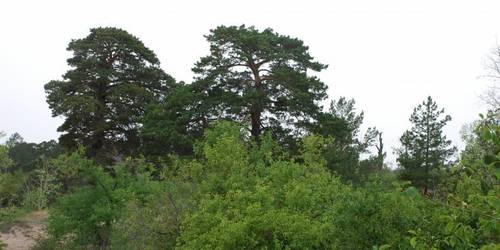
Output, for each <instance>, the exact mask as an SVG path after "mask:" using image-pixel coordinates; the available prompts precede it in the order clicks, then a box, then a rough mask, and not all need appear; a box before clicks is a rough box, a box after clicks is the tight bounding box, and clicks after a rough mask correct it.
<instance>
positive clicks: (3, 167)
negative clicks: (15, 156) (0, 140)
mask: <svg viewBox="0 0 500 250" xmlns="http://www.w3.org/2000/svg"><path fill="white" fill-rule="evenodd" d="M11 166H12V160H11V159H10V158H9V148H8V147H7V146H5V145H0V174H1V173H4V172H6V171H7V170H8V169H9V168H10V167H11Z"/></svg>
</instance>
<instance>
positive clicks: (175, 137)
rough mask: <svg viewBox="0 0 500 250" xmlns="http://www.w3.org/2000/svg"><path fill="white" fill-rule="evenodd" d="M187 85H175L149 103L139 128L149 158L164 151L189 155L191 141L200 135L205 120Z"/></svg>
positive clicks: (191, 150)
mask: <svg viewBox="0 0 500 250" xmlns="http://www.w3.org/2000/svg"><path fill="white" fill-rule="evenodd" d="M196 95H197V93H194V92H193V90H192V86H190V85H180V84H179V85H178V86H176V87H175V88H174V89H173V90H172V91H171V92H170V93H168V94H167V95H166V97H165V99H164V100H162V102H161V103H155V104H153V105H150V106H148V108H147V111H146V114H145V117H144V119H143V124H144V126H143V127H142V128H141V131H140V132H141V138H142V139H143V141H144V145H143V152H144V153H145V155H147V156H148V157H149V158H152V157H159V156H160V157H161V156H165V155H167V154H174V153H175V154H177V155H182V156H185V155H191V154H192V153H193V144H194V143H195V141H196V140H198V139H200V138H201V137H202V136H203V129H204V127H205V124H203V123H200V122H199V121H197V120H193V117H200V116H202V114H200V113H199V112H200V110H199V108H197V107H196V105H197V103H196V100H197V98H195V97H196Z"/></svg>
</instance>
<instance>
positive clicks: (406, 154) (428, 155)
mask: <svg viewBox="0 0 500 250" xmlns="http://www.w3.org/2000/svg"><path fill="white" fill-rule="evenodd" d="M443 114H444V109H439V108H438V106H437V104H436V102H435V101H433V100H432V98H431V97H430V96H429V97H427V100H426V101H424V102H423V103H422V104H419V105H418V106H417V107H416V108H415V109H414V110H413V113H412V115H411V117H410V122H411V123H412V128H411V129H410V130H407V131H405V132H404V133H403V135H402V136H401V138H400V142H401V144H402V147H401V148H399V149H397V150H396V153H397V154H398V158H397V161H398V162H399V164H400V166H401V168H402V172H401V177H402V178H403V179H405V180H409V181H412V183H413V184H414V185H416V186H418V187H420V188H422V189H423V192H424V193H427V191H428V189H432V188H434V187H435V186H436V185H437V183H438V179H437V178H438V173H439V171H440V170H441V169H443V168H445V167H446V166H448V163H449V159H450V157H451V156H452V155H453V154H454V153H455V151H456V148H455V147H452V146H451V141H450V140H448V139H447V138H446V136H445V135H443V127H444V126H445V125H446V123H447V122H449V121H450V120H451V117H450V116H449V115H445V116H444V117H442V115H443Z"/></svg>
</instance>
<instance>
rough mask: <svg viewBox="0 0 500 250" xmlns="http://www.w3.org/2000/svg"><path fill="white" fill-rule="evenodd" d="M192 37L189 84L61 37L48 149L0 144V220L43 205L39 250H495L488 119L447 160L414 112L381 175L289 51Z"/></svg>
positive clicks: (495, 188) (109, 41)
mask: <svg viewBox="0 0 500 250" xmlns="http://www.w3.org/2000/svg"><path fill="white" fill-rule="evenodd" d="M205 38H206V40H207V42H208V43H209V45H210V50H209V52H208V53H207V55H206V56H204V57H202V58H200V59H199V60H198V61H197V62H196V63H195V65H194V67H193V69H192V71H193V73H194V75H195V77H194V79H193V81H192V82H191V83H185V82H180V81H177V80H175V78H174V77H172V76H171V75H169V74H167V73H166V72H164V71H163V70H162V68H161V66H160V62H159V60H158V58H157V56H156V55H155V53H154V52H153V51H152V50H151V49H149V48H147V47H146V46H145V45H144V44H143V43H142V42H141V41H140V39H139V38H137V37H135V36H133V35H131V34H129V33H128V32H127V31H125V30H122V29H118V28H111V27H105V28H93V29H91V30H90V34H89V35H88V36H87V37H85V38H81V39H74V40H72V41H71V42H70V43H69V45H68V48H67V50H68V51H70V52H72V56H71V57H70V58H69V59H68V60H67V62H68V65H69V66H70V67H71V68H70V70H68V71H67V72H66V73H65V74H64V75H63V76H62V79H60V80H53V81H50V82H48V83H47V84H45V92H46V94H47V102H48V104H49V107H50V109H51V110H52V115H53V116H61V117H63V118H64V122H63V124H62V125H61V126H60V127H59V128H58V131H59V132H61V136H60V138H59V140H58V141H50V142H43V143H40V144H34V143H26V142H24V140H23V139H22V137H21V136H20V135H18V134H14V135H12V136H10V138H9V139H8V140H7V142H6V144H5V145H2V146H0V164H1V165H0V166H1V167H2V168H1V170H2V175H1V176H0V178H2V179H3V180H10V181H9V182H7V181H5V182H2V185H0V187H1V189H0V194H1V197H0V198H1V199H0V202H1V203H0V204H1V205H2V207H5V208H9V209H10V210H8V209H4V210H2V209H3V208H2V209H0V212H2V211H3V212H2V213H3V215H2V213H0V218H9V216H10V217H13V216H14V215H12V214H14V213H13V212H12V211H17V210H15V209H13V208H16V207H29V208H35V209H39V208H43V207H49V208H50V218H49V223H48V236H47V237H46V238H45V239H42V240H40V241H39V244H38V245H37V248H38V249H83V248H85V249H88V248H91V249H94V248H95V249H110V248H113V249H160V248H167V249H171V248H181V249H183V248H184V249H205V248H220V249H234V248H249V249H261V248H287V249H325V248H334V249H336V248H342V249H359V248H373V249H389V248H390V249H392V248H403V249H408V248H410V249H429V248H431V249H441V248H443V249H455V248H461V249H469V248H481V247H482V248H483V249H495V247H498V240H499V238H498V235H500V228H499V227H498V219H499V218H498V210H499V207H498V202H496V201H495V200H498V194H499V191H500V189H499V185H498V184H499V182H498V167H499V165H500V162H499V160H498V159H499V152H500V144H499V139H498V138H500V137H499V126H498V123H499V119H498V114H499V112H498V111H499V109H498V107H494V106H493V107H491V108H490V111H489V112H488V113H487V114H485V115H483V116H482V117H481V119H479V120H478V121H477V122H476V123H474V124H473V126H472V128H471V129H470V130H469V131H466V132H464V139H465V142H466V148H465V150H464V151H463V152H461V153H460V157H458V158H457V157H455V155H456V154H457V149H456V147H454V146H452V145H451V141H450V140H449V139H447V138H446V136H445V135H444V134H443V128H444V126H445V125H446V124H447V122H449V121H450V120H451V117H450V116H449V115H446V114H445V111H444V109H442V108H439V107H438V105H437V103H436V101H435V100H433V99H432V98H431V97H430V96H429V97H427V98H426V99H425V100H424V101H423V102H422V103H421V104H419V105H418V106H416V107H415V109H414V110H413V113H412V115H411V116H410V122H411V124H412V126H411V127H410V128H409V129H408V130H407V131H405V132H404V133H403V135H402V136H401V138H400V143H401V146H400V147H399V148H397V149H396V154H397V162H398V168H397V169H395V170H394V169H390V168H388V167H387V166H386V164H385V157H386V151H385V145H384V141H383V136H382V135H383V133H382V131H379V130H378V129H376V128H375V127H369V128H368V129H367V130H366V131H361V125H362V123H363V118H364V113H363V112H362V111H358V110H357V109H356V107H355V101H354V100H353V99H348V98H345V97H340V98H338V99H336V100H331V102H330V103H329V107H328V108H327V109H325V107H323V106H322V103H323V102H324V101H325V100H326V99H327V94H326V90H327V85H326V84H325V83H323V82H322V81H321V79H319V78H318V77H316V76H314V73H313V72H320V71H322V70H324V69H326V68H327V65H326V64H323V63H320V62H317V61H316V60H315V59H314V58H313V57H312V55H310V53H309V48H308V46H307V45H305V44H304V43H303V41H301V40H300V39H297V38H293V37H290V36H286V35H281V34H278V33H277V32H275V31H273V30H272V29H269V28H268V29H264V30H258V29H256V28H254V27H247V26H244V25H242V26H219V27H217V28H215V29H213V30H210V32H209V34H208V35H206V36H205ZM499 58H500V57H499ZM27 183H28V184H27ZM30 204H31V205H30ZM2 216H3V217H2ZM6 221H7V220H6ZM1 225H2V223H0V226H1ZM63 239H64V240H63ZM0 248H1V247H0Z"/></svg>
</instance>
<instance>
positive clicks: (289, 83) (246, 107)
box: [193, 25, 327, 141]
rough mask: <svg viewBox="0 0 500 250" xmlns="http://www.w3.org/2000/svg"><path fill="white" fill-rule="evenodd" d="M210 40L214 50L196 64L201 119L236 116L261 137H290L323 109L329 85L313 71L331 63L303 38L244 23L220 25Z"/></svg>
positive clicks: (236, 118)
mask: <svg viewBox="0 0 500 250" xmlns="http://www.w3.org/2000/svg"><path fill="white" fill-rule="evenodd" d="M206 38H207V40H208V42H209V43H210V54H209V55H208V56H205V57H202V58H201V59H200V60H199V61H198V62H197V63H196V65H195V67H194V68H193V71H194V73H195V74H196V78H195V82H194V83H193V91H194V92H196V93H198V96H197V97H198V98H199V99H198V102H199V103H198V105H197V107H199V108H200V109H201V110H200V111H198V112H197V114H203V117H201V118H199V119H198V120H200V122H204V123H205V124H208V121H211V120H215V119H230V120H235V121H238V122H240V123H243V124H248V125H249V127H250V128H249V130H250V133H251V135H252V136H253V137H254V138H255V139H256V140H257V141H258V138H259V136H260V135H261V134H262V132H263V131H264V130H270V131H272V133H273V134H274V135H275V137H277V138H280V139H282V140H283V141H286V138H289V137H290V136H291V135H293V133H298V132H299V131H298V129H300V128H303V126H304V124H307V123H309V122H310V121H311V120H312V119H314V118H315V116H316V114H318V113H319V112H320V107H319V105H318V101H320V100H322V99H324V98H325V97H326V92H325V91H326V88H327V86H326V85H325V84H324V83H323V82H321V81H320V80H319V79H318V78H317V77H315V76H312V75H310V74H309V72H310V71H321V70H323V69H325V68H326V67H327V66H326V65H324V64H321V63H319V62H316V61H314V59H313V57H312V56H311V55H309V51H308V50H309V49H308V47H307V46H305V45H304V43H303V42H302V41H301V40H299V39H297V38H291V37H289V36H284V35H280V34H278V33H276V32H274V31H273V30H272V29H265V30H263V31H259V30H257V29H255V28H254V27H245V26H244V25H243V26H239V27H237V26H229V27H226V26H219V27H217V28H216V29H213V30H211V31H210V34H209V35H208V36H206Z"/></svg>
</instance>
